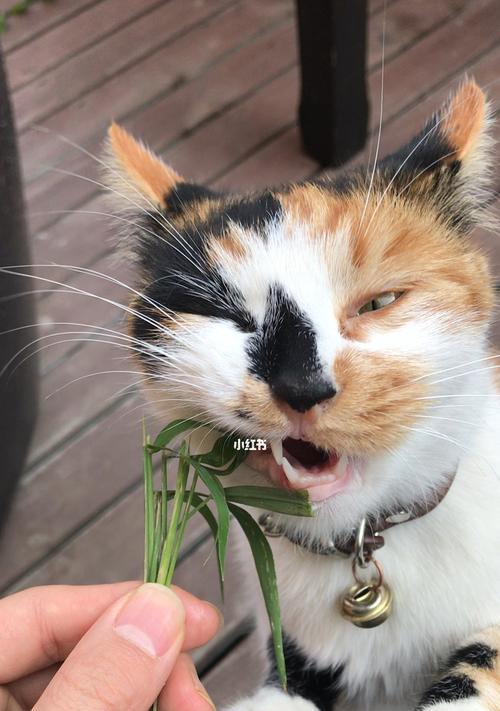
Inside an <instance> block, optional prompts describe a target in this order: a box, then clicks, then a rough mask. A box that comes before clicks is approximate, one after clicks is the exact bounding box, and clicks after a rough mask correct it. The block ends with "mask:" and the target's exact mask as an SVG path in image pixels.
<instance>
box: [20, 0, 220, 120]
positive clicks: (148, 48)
mask: <svg viewBox="0 0 500 711" xmlns="http://www.w3.org/2000/svg"><path fill="white" fill-rule="evenodd" d="M224 5H227V0H222V1H219V0H211V2H210V3H208V4H206V5H205V4H203V5H200V3H198V2H197V0H183V2H182V3H181V2H179V1H177V2H176V1H175V0H172V1H171V2H167V3H162V4H161V5H160V6H159V7H157V8H156V9H154V10H153V11H152V12H149V13H147V14H146V15H144V16H142V17H139V18H138V19H136V20H135V21H134V22H132V23H130V24H128V25H126V26H125V27H122V28H121V29H119V30H117V31H116V32H114V33H113V34H111V35H109V36H108V37H105V38H104V40H103V41H101V42H99V43H98V44H96V45H95V46H91V47H89V48H87V49H85V50H83V51H82V52H81V53H80V54H77V55H76V56H74V57H72V58H70V59H69V60H67V61H65V62H63V63H61V64H60V65H59V66H57V67H56V68H55V69H54V70H52V71H50V72H48V73H47V74H45V76H44V79H43V81H40V82H36V83H35V84H30V85H28V86H26V87H24V88H21V89H19V90H18V91H16V92H15V93H14V96H13V104H14V110H15V114H16V117H17V124H18V129H19V131H23V130H24V129H26V128H27V126H29V125H31V124H33V123H40V122H42V121H45V119H47V118H48V117H49V116H51V115H52V114H54V113H55V112H56V111H59V110H60V109H61V107H65V106H67V105H68V104H70V103H71V102H72V101H74V100H76V99H77V98H78V97H81V96H83V95H85V94H86V93H87V92H89V91H91V90H92V89H93V88H94V87H95V86H102V85H103V84H105V82H106V81H107V80H108V79H110V78H112V77H114V76H116V75H117V74H118V73H119V72H121V71H123V70H124V69H126V68H127V67H131V66H133V65H136V64H137V63H138V61H139V60H141V59H142V58H144V57H146V56H148V55H150V54H151V53H152V52H154V51H155V50H157V49H158V48H159V47H163V48H164V49H165V47H166V46H168V45H170V43H171V42H172V40H173V39H174V38H175V37H176V36H179V35H184V34H185V33H187V32H189V30H190V29H192V28H193V27H194V26H195V25H197V24H198V23H199V22H200V21H202V20H204V19H206V18H208V17H213V16H214V15H216V14H217V13H218V11H219V10H220V9H221V8H222V7H223V6H224ZM157 72H158V67H157ZM161 74H162V72H160V75H161ZM144 76H147V75H143V77H144ZM139 88H141V87H139Z"/></svg>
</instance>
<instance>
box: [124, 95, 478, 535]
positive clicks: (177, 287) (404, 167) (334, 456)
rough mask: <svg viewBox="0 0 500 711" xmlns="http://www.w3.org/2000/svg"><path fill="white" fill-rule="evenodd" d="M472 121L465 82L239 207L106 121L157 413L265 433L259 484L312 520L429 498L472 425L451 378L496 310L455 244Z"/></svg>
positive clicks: (473, 212)
mask: <svg viewBox="0 0 500 711" xmlns="http://www.w3.org/2000/svg"><path fill="white" fill-rule="evenodd" d="M485 124H486V118H485V101H484V96H483V94H482V92H481V91H480V90H479V89H478V88H477V87H476V85H475V84H473V83H469V84H467V85H465V86H463V87H462V88H461V90H460V91H459V92H458V93H457V95H456V96H455V97H454V98H453V99H452V100H451V101H450V102H449V104H447V106H446V107H445V108H444V109H443V110H442V112H441V114H438V115H437V116H436V117H435V118H434V119H433V121H432V122H431V123H430V124H429V125H428V126H427V127H426V128H425V130H424V132H423V133H422V134H421V135H420V136H419V137H418V138H417V139H415V140H414V141H413V142H412V143H411V144H409V145H408V146H407V147H405V148H404V149H403V150H402V151H401V152H400V153H399V154H398V155H397V156H392V157H389V158H388V159H386V160H385V161H382V162H381V163H380V165H379V166H378V167H377V170H376V172H375V173H374V174H372V172H371V171H363V172H362V171H360V172H358V173H356V174H353V175H350V176H345V177H343V178H342V179H339V180H331V181H308V182H305V183H302V184H293V185H289V186H286V187H284V188H280V189H274V190H268V191H265V192H262V193H257V194H252V195H247V196H243V197H242V196H228V195H220V194H215V193H212V192H211V191H209V190H207V189H204V188H201V187H198V186H195V185H192V184H190V183H186V182H183V181H182V180H181V179H180V178H179V176H178V175H177V174H175V173H174V172H173V171H172V170H171V169H170V168H168V167H167V166H165V165H164V164H162V163H161V162H160V161H159V160H158V159H156V158H155V157H153V156H152V155H151V154H149V153H148V152H147V151H146V150H145V149H144V148H143V147H142V146H140V145H138V144H136V143H135V142H133V139H131V138H130V137H129V136H128V135H127V134H125V132H123V130H122V129H120V128H119V127H116V126H114V127H112V129H111V132H110V137H111V147H112V151H113V154H114V159H115V161H116V162H115V167H114V168H113V169H112V171H111V177H112V178H115V179H117V178H118V179H119V180H121V185H120V192H121V194H125V193H127V194H128V195H129V196H130V199H131V200H132V201H133V202H134V204H136V205H140V206H141V207H142V209H143V212H142V213H141V214H139V215H136V216H135V217H136V221H137V229H136V234H135V235H134V236H133V238H134V240H135V243H134V247H133V250H134V253H135V254H136V255H137V258H138V264H139V271H140V279H141V282H140V292H141V294H140V295H139V296H137V298H135V299H134V301H133V303H132V308H133V310H134V315H133V316H132V317H131V320H130V329H131V335H132V336H133V337H134V338H136V339H138V345H139V348H140V357H139V363H140V367H141V368H142V369H143V370H144V371H145V374H146V375H147V377H148V378H149V381H148V382H149V383H150V384H149V385H147V386H146V390H148V391H149V394H150V397H151V399H152V400H154V401H155V402H156V403H157V406H158V408H159V409H160V411H161V412H162V413H163V415H164V420H165V422H167V421H169V420H171V419H173V418H174V417H176V416H179V415H180V414H181V415H187V416H191V417H193V416H194V417H197V418H198V419H202V420H205V421H207V422H209V423H212V424H214V425H215V426H216V427H217V428H219V429H221V430H223V431H226V432H232V433H238V434H239V435H241V437H242V438H247V437H248V438H255V439H257V438H259V439H265V440H266V441H267V443H268V449H267V450H266V451H264V452H255V453H252V454H251V455H250V456H249V459H248V463H249V464H250V466H251V467H252V469H253V470H254V471H258V472H260V475H255V476H264V477H266V478H269V479H270V480H271V481H272V482H273V483H274V484H275V485H277V486H284V487H292V488H307V489H308V490H309V492H310V495H311V498H312V499H313V500H314V501H316V502H318V503H320V502H321V506H320V507H319V511H318V513H319V520H320V521H321V520H322V519H323V522H324V525H325V526H326V525H328V524H327V521H329V520H330V516H331V514H332V512H333V513H335V514H336V515H337V521H340V522H341V523H342V524H345V525H351V524H352V523H353V521H355V520H356V518H357V517H358V516H359V515H361V514H363V513H365V512H366V511H373V510H374V509H376V508H377V507H378V506H384V505H387V503H388V500H389V501H390V502H391V503H393V502H394V501H398V502H400V503H401V504H402V505H403V504H408V503H413V502H416V500H418V499H419V497H422V496H423V495H425V494H426V493H427V492H428V491H429V489H431V488H435V487H439V486H440V485H441V484H442V483H443V482H444V481H445V478H446V476H447V475H449V473H450V469H452V468H453V467H454V466H456V461H457V458H458V457H459V456H460V455H461V450H460V445H461V443H462V442H463V439H464V433H465V432H468V431H470V427H468V426H467V425H466V424H465V423H466V422H468V421H469V420H470V419H471V418H472V419H474V417H475V416H476V414H477V408H478V402H477V400H480V398H476V401H475V402H473V403H471V402H470V401H469V402H467V398H466V397H462V395H464V396H465V394H466V393H467V392H471V388H472V390H473V391H477V390H478V388H479V389H480V388H481V387H483V388H486V387H487V386H486V383H485V382H483V381H484V380H485V378H486V379H487V377H488V376H487V375H484V374H483V375H480V376H478V375H471V374H466V373H468V371H474V370H475V371H477V369H479V368H481V367H482V366H483V365H484V363H478V361H479V360H480V359H482V358H483V357H484V356H485V355H486V340H485V337H486V333H487V329H488V325H489V321H490V317H491V310H492V288H491V279H490V276H489V274H488V270H487V267H486V263H485V260H484V258H483V257H482V256H481V255H480V254H479V253H477V251H476V250H475V249H473V247H472V246H471V245H470V243H469V242H468V238H467V233H468V232H469V231H470V229H471V228H472V226H473V225H474V224H476V223H477V221H478V219H479V215H480V211H481V208H483V207H484V199H485V198H484V193H483V192H482V191H483V190H484V188H485V171H486V166H485V165H484V161H485V150H487V146H486V145H485V142H486V134H485ZM113 182H116V180H114V181H113ZM139 342H140V343H139ZM471 363H472V364H474V363H477V366H476V367H474V365H471ZM486 372H487V371H483V373H486ZM457 396H458V397H457ZM461 423H462V424H461ZM457 442H458V444H457ZM247 473H248V472H247Z"/></svg>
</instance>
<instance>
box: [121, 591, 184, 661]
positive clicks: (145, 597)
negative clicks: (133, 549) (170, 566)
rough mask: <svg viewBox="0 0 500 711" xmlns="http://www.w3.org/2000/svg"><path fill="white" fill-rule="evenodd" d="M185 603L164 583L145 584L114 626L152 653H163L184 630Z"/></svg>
mask: <svg viewBox="0 0 500 711" xmlns="http://www.w3.org/2000/svg"><path fill="white" fill-rule="evenodd" d="M184 617H185V612H184V607H183V605H182V603H181V601H180V600H179V598H178V597H177V595H175V593H173V592H172V591H171V590H169V588H167V587H165V586H164V585H157V584H156V583H147V584H146V585H141V587H140V588H138V589H137V590H136V591H135V592H134V593H133V594H132V595H131V597H130V598H129V600H127V602H126V603H125V606H124V607H122V609H121V610H120V612H119V613H118V616H117V618H116V620H115V624H114V629H115V632H116V634H118V635H119V636H120V637H122V638H123V639H126V640H127V642H130V643H131V644H133V645H134V646H135V647H138V648H139V649H142V651H143V652H146V654H149V655H150V656H151V657H162V656H163V655H164V654H165V653H166V652H167V650H168V649H169V648H170V647H172V646H173V645H174V644H175V643H176V642H177V641H178V640H179V639H180V638H181V637H182V634H183V629H184Z"/></svg>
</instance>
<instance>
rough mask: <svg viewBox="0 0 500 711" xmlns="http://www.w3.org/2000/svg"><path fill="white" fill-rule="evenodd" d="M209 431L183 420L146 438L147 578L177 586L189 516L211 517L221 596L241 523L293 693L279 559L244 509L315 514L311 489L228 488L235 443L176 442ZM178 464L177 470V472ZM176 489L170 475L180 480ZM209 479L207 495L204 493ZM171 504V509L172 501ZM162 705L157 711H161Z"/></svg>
mask: <svg viewBox="0 0 500 711" xmlns="http://www.w3.org/2000/svg"><path fill="white" fill-rule="evenodd" d="M200 427H203V424H202V423H199V422H196V421H194V420H176V421H175V422H171V423H170V424H169V425H168V426H167V427H165V428H164V429H163V430H162V431H161V432H160V434H159V435H158V436H157V437H156V439H155V440H154V441H151V439H150V438H149V437H148V436H147V435H146V434H144V445H143V461H144V517H145V537H144V580H145V581H146V582H154V583H161V584H163V585H170V584H171V583H172V579H173V576H174V572H175V567H176V565H177V561H178V559H179V553H180V550H181V545H182V540H183V538H184V534H185V532H186V527H187V524H188V522H189V521H190V519H191V518H192V517H193V516H195V515H198V514H199V515H201V516H203V517H204V518H205V520H206V522H207V524H208V526H209V528H210V530H211V532H212V535H213V537H214V541H215V550H216V554H217V568H218V572H219V578H220V586H221V592H222V593H223V591H224V569H225V561H226V552H227V547H228V541H229V529H230V526H229V523H230V518H231V516H232V517H233V519H234V520H235V521H236V522H237V523H238V524H239V525H240V526H241V528H242V530H243V532H244V534H245V536H246V538H247V540H248V543H249V545H250V549H251V551H252V554H253V558H254V562H255V568H256V571H257V575H258V578H259V582H260V586H261V590H262V594H263V596H264V601H265V605H266V610H267V614H268V617H269V623H270V626H271V634H272V638H273V643H274V653H275V656H276V664H277V668H278V674H279V678H280V682H281V685H282V686H283V688H284V689H286V668H285V658H284V654H283V635H282V629H281V616H280V607H279V598H278V588H277V583H276V570H275V566H274V560H273V554H272V551H271V547H270V545H269V543H268V542H267V539H266V537H265V536H264V534H263V533H262V531H261V529H260V527H259V526H258V524H257V523H256V522H255V520H254V519H253V518H252V516H250V514H249V513H248V512H247V511H246V510H245V509H244V508H241V505H243V506H254V507H257V508H259V509H265V510H267V511H275V512H278V513H283V514H288V515H292V516H312V515H313V513H312V509H311V505H310V502H309V498H308V495H307V492H305V491H286V490H282V489H277V488H274V487H263V486H228V487H226V488H225V487H224V486H223V485H222V483H221V481H220V478H221V477H224V476H227V475H228V474H231V473H232V472H234V471H235V469H237V468H238V466H240V464H241V463H242V462H243V461H244V459H245V457H246V453H245V452H244V451H236V450H235V448H234V439H233V438H231V437H228V436H225V435H223V436H221V437H219V439H217V440H216V442H215V444H214V446H213V447H212V449H211V451H210V452H205V453H202V454H191V452H190V449H189V441H188V439H182V441H181V443H180V445H179V446H178V447H177V448H173V447H172V446H171V444H172V442H173V441H174V440H178V439H179V438H180V437H181V436H184V437H185V436H186V435H187V434H188V432H189V431H191V430H194V429H198V428H200ZM157 462H158V464H159V469H160V472H161V488H160V489H159V490H155V488H154V481H153V479H154V471H155V468H156V463H157ZM175 464H177V466H176V467H175ZM172 470H173V471H175V472H176V473H175V481H174V482H173V488H169V478H170V479H171V478H172V477H173V476H174V473H173V471H172ZM200 481H202V482H203V484H204V485H205V487H206V490H207V491H203V492H201V491H197V490H196V487H197V485H198V483H199V482H200ZM169 502H172V503H171V507H170V508H168V507H167V504H168V503H169ZM156 709H157V706H156V705H155V706H153V711H156Z"/></svg>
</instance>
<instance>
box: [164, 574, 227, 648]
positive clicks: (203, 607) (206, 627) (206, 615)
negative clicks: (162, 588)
mask: <svg viewBox="0 0 500 711" xmlns="http://www.w3.org/2000/svg"><path fill="white" fill-rule="evenodd" d="M172 590H173V591H174V592H175V594H176V595H177V597H179V598H180V600H181V602H182V604H183V605H184V609H185V610H186V636H185V638H184V645H183V647H182V649H183V651H185V652H188V651H190V650H191V649H195V647H201V646H202V645H203V644H206V643H207V642H208V641H209V640H210V639H212V637H214V636H215V635H216V634H217V632H218V631H219V629H220V628H221V627H222V625H223V624H224V619H223V617H222V614H221V612H220V611H219V610H218V608H217V607H215V605H212V604H211V603H210V602H206V600H199V599H198V598H197V597H195V596H194V595H191V593H188V592H186V591H185V590H182V589H181V588H178V587H177V586H176V585H173V586H172Z"/></svg>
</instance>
